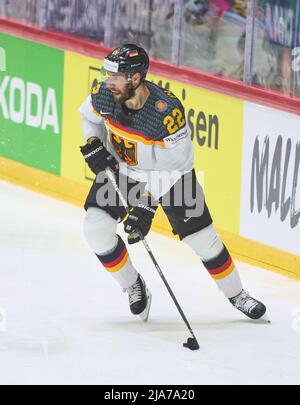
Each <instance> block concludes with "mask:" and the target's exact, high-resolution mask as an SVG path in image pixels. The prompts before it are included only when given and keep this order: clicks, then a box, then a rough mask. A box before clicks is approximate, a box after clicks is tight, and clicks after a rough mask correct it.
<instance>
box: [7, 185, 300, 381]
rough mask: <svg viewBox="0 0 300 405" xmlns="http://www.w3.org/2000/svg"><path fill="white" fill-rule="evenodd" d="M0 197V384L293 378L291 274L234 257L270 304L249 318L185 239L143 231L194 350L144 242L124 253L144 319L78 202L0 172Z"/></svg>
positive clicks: (295, 324) (298, 292)
mask: <svg viewBox="0 0 300 405" xmlns="http://www.w3.org/2000/svg"><path fill="white" fill-rule="evenodd" d="M0 208H1V209H0V251H1V255H0V258H1V264H0V307H1V312H0V313H1V314H2V318H1V315H0V384H100V385H102V384H113V385H122V384H149V385H150V384H295V383H297V384H299V383H300V319H299V318H300V283H299V282H297V281H293V280H290V279H288V278H285V277H283V276H280V275H277V274H275V273H272V272H269V271H266V270H262V269H260V268H255V267H253V266H249V265H246V264H243V263H237V264H238V268H239V269H240V273H241V277H242V280H243V282H244V287H245V289H246V290H248V291H250V292H251V294H252V295H253V296H254V297H256V298H258V299H262V300H263V301H264V302H265V304H266V305H267V306H268V314H269V317H270V318H271V320H272V324H270V325H268V324H256V323H254V322H253V321H250V320H248V319H246V318H245V317H244V316H243V315H242V314H241V313H240V312H238V311H236V310H235V309H234V308H233V307H232V306H231V305H230V304H229V303H228V301H227V300H225V299H224V297H223V295H222V294H221V293H220V292H219V291H218V289H217V288H216V286H215V284H214V282H213V281H212V280H211V279H210V276H209V275H208V274H207V272H206V270H205V269H204V268H203V266H202V264H201V262H200V261H199V259H198V258H197V256H196V255H195V254H194V253H193V252H192V251H191V250H190V249H189V248H188V246H186V245H185V244H184V243H180V242H178V241H175V240H171V239H168V238H166V237H163V236H160V235H157V234H154V233H152V234H151V235H149V237H148V242H149V244H150V246H151V248H152V249H153V252H154V254H155V255H156V257H157V260H158V262H159V264H160V266H161V268H162V270H163V272H164V274H165V276H166V278H167V280H168V281H169V283H170V285H171V287H172V288H173V291H174V293H175V295H176V297H177V299H178V301H179V303H180V304H181V306H182V308H183V310H184V312H185V314H186V316H187V318H188V319H189V321H190V323H191V326H192V328H193V329H194V332H195V334H196V336H197V338H198V340H199V343H200V346H201V349H200V350H199V351H195V352H192V351H189V350H188V349H185V348H183V347H182V343H183V342H184V341H186V339H187V338H188V337H189V333H188V331H187V329H186V327H185V325H184V323H183V322H182V320H181V318H180V316H179V314H178V312H177V310H176V307H175V306H174V304H173V302H172V301H171V298H170V297H169V295H168V293H167V291H166V289H165V286H164V285H163V283H162V280H161V279H160V277H159V276H158V274H157V272H156V270H155V268H154V267H153V264H152V262H151V261H150V259H149V258H148V255H147V254H146V252H145V250H144V247H143V245H140V244H138V245H135V246H132V247H129V252H130V253H131V257H132V260H133V262H134V264H135V265H136V267H137V269H138V270H139V271H140V272H141V273H142V275H143V276H144V278H145V280H146V282H147V284H148V287H149V288H150V289H151V291H152V295H153V300H152V309H151V312H150V317H149V321H148V323H143V322H141V321H140V320H139V319H135V318H134V317H133V316H132V315H131V314H130V312H129V308H128V298H127V294H123V293H122V291H121V290H120V288H119V286H118V285H116V283H115V282H114V280H113V279H112V278H111V277H110V275H109V274H107V273H106V272H105V270H103V269H102V268H101V266H100V264H99V262H98V260H97V259H96V257H94V255H93V254H92V253H91V252H90V250H89V248H88V246H87V244H86V242H85V240H84V237H83V233H82V224H83V218H84V211H83V210H82V209H80V208H78V207H75V206H72V205H69V204H67V203H63V202H61V201H57V200H55V199H52V198H49V197H46V196H43V195H41V194H38V193H33V192H31V191H28V190H25V189H23V188H20V187H17V186H15V185H11V184H9V183H6V182H3V181H1V182H0ZM120 234H123V232H122V227H120ZM297 317H298V318H297Z"/></svg>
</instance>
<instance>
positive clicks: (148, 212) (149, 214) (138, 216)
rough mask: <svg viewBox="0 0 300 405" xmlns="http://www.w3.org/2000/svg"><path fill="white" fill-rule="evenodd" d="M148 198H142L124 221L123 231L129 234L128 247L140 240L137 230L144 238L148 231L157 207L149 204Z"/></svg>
mask: <svg viewBox="0 0 300 405" xmlns="http://www.w3.org/2000/svg"><path fill="white" fill-rule="evenodd" d="M150 200H151V199H150V197H148V196H143V197H142V198H141V199H140V201H139V203H138V205H137V206H136V207H134V208H131V210H130V213H129V215H128V217H127V219H126V220H125V221H124V230H125V232H126V233H129V236H128V243H129V244H130V245H132V244H134V243H137V242H139V241H140V240H141V239H140V237H139V234H138V233H137V230H138V231H140V232H141V234H142V235H143V236H146V235H147V234H148V232H149V231H150V228H151V225H152V220H153V218H154V215H155V212H156V209H157V205H155V204H153V203H152V205H151V204H150Z"/></svg>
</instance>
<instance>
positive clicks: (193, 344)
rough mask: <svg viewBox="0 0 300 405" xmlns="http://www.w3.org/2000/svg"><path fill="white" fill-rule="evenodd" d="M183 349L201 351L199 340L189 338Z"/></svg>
mask: <svg viewBox="0 0 300 405" xmlns="http://www.w3.org/2000/svg"><path fill="white" fill-rule="evenodd" d="M183 347H186V348H188V349H190V350H199V349H200V346H199V343H198V342H197V340H196V339H195V338H191V337H190V338H188V340H187V342H186V343H183Z"/></svg>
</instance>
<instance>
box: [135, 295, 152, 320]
mask: <svg viewBox="0 0 300 405" xmlns="http://www.w3.org/2000/svg"><path fill="white" fill-rule="evenodd" d="M146 293H147V306H146V308H145V309H144V311H143V312H141V313H140V314H139V315H138V316H139V317H140V318H141V320H142V321H144V322H147V321H148V318H149V312H150V307H151V301H152V294H151V292H150V291H149V290H148V289H146Z"/></svg>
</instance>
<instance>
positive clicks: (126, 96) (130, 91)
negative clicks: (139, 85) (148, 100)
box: [116, 83, 135, 104]
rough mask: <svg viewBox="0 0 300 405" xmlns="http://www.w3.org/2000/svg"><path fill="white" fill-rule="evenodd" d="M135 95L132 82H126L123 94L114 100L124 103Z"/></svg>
mask: <svg viewBox="0 0 300 405" xmlns="http://www.w3.org/2000/svg"><path fill="white" fill-rule="evenodd" d="M134 95H135V88H134V87H133V85H132V83H128V85H127V88H126V92H125V94H124V95H123V96H122V97H121V98H119V99H118V101H116V103H117V104H124V103H125V102H126V101H127V100H129V99H131V98H132V97H133V96H134Z"/></svg>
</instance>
